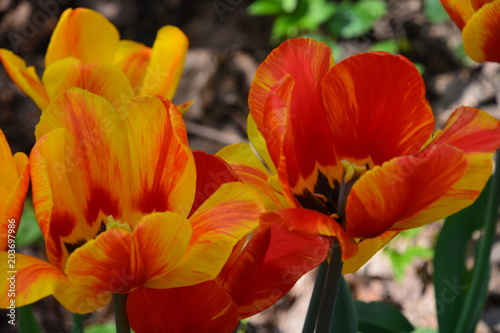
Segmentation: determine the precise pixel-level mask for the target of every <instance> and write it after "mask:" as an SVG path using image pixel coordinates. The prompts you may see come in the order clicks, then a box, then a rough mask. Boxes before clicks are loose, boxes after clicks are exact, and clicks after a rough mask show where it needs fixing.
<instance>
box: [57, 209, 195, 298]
mask: <svg viewBox="0 0 500 333" xmlns="http://www.w3.org/2000/svg"><path fill="white" fill-rule="evenodd" d="M190 236H191V227H190V225H189V223H188V222H187V221H186V220H185V218H183V217H182V216H180V215H179V214H176V213H171V212H165V213H155V214H151V215H148V216H146V217H144V218H143V219H142V220H141V222H140V223H139V224H138V225H137V226H136V228H135V229H134V231H133V232H132V233H130V232H128V231H125V230H121V229H111V230H108V231H105V232H104V233H102V234H101V235H99V236H98V237H97V238H96V239H95V240H90V241H88V242H87V243H86V244H85V245H83V246H82V247H80V248H78V249H77V250H75V252H73V254H72V255H71V256H70V257H69V259H68V262H67V264H66V270H65V273H66V275H67V276H68V277H69V279H70V280H71V281H72V282H73V283H74V284H75V285H77V286H79V287H80V288H82V289H84V290H88V291H90V292H94V293H96V294H97V293H103V292H110V293H126V292H130V291H132V290H133V289H135V288H138V287H140V286H143V285H147V286H151V287H158V286H162V285H163V284H167V285H168V281H161V279H162V278H163V276H164V275H165V273H166V272H168V271H169V270H171V269H172V268H173V267H175V266H176V264H177V263H178V262H179V259H180V257H181V256H182V255H183V254H184V252H185V251H186V248H187V246H188V244H189V240H190ZM186 284H188V282H186ZM186 284H184V285H186Z"/></svg>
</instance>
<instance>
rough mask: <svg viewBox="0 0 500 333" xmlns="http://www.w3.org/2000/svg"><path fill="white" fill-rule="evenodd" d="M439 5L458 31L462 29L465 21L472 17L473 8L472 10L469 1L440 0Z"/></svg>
mask: <svg viewBox="0 0 500 333" xmlns="http://www.w3.org/2000/svg"><path fill="white" fill-rule="evenodd" d="M441 4H442V5H443V7H444V9H446V11H447V12H448V15H450V17H451V19H452V20H453V22H455V24H456V25H457V26H458V28H459V29H460V30H462V29H463V28H464V26H465V24H466V23H467V21H468V20H469V19H470V18H471V17H472V15H474V8H472V5H471V1H469V0H467V1H464V0H441Z"/></svg>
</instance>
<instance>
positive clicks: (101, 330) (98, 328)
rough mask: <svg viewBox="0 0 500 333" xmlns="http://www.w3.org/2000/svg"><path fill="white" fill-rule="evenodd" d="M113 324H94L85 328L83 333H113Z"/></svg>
mask: <svg viewBox="0 0 500 333" xmlns="http://www.w3.org/2000/svg"><path fill="white" fill-rule="evenodd" d="M115 332H116V327H115V323H111V322H110V323H105V324H95V325H91V326H88V327H86V328H85V333H115Z"/></svg>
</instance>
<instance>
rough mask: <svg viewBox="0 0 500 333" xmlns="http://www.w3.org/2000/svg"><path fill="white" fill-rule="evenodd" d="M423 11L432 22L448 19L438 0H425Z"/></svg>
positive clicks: (441, 21)
mask: <svg viewBox="0 0 500 333" xmlns="http://www.w3.org/2000/svg"><path fill="white" fill-rule="evenodd" d="M424 13H425V16H426V17H427V19H428V20H429V21H431V22H433V23H443V22H446V21H449V20H450V17H449V16H448V13H447V12H446V10H445V9H444V7H443V6H442V5H441V1H439V0H425V2H424Z"/></svg>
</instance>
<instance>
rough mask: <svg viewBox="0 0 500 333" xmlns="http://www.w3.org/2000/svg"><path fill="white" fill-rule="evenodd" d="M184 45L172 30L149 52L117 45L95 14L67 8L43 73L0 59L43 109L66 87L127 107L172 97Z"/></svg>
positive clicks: (114, 33) (6, 56)
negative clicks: (139, 100) (136, 100)
mask: <svg viewBox="0 0 500 333" xmlns="http://www.w3.org/2000/svg"><path fill="white" fill-rule="evenodd" d="M187 48H188V40H187V37H186V36H185V35H184V33H183V32H182V31H180V30H179V29H178V28H176V27H174V26H164V27H162V28H161V29H160V30H159V31H158V34H157V36H156V40H155V42H154V44H153V47H152V48H149V47H147V46H145V45H143V44H141V43H137V42H134V41H130V40H120V36H119V33H118V30H117V29H116V28H115V27H114V26H113V24H111V22H109V21H108V20H107V19H106V18H105V17H104V16H102V15H101V14H100V13H98V12H96V11H93V10H91V9H87V8H77V9H74V10H73V9H67V10H66V11H64V13H63V14H62V16H61V18H60V20H59V22H58V23H57V26H56V28H55V29H54V33H53V34H52V38H51V40H50V43H49V46H48V49H47V53H46V55H45V72H44V73H43V76H42V79H41V80H40V78H39V77H38V74H37V73H36V71H35V69H34V67H33V66H30V67H27V66H26V63H25V61H24V60H22V59H21V58H19V57H18V56H16V55H15V54H14V53H13V52H11V51H9V50H6V49H0V60H1V61H2V63H3V65H4V67H5V69H6V70H7V73H8V74H9V75H10V77H11V78H12V80H13V81H14V82H15V83H16V84H17V86H18V87H19V88H20V89H21V90H22V91H23V92H24V93H25V94H27V95H28V96H29V97H30V98H31V99H33V101H34V102H35V103H36V105H37V106H38V107H39V108H40V109H42V110H44V109H45V108H46V107H47V106H48V104H49V102H50V100H51V99H53V98H55V97H56V96H57V95H58V94H60V93H62V92H64V91H66V90H67V89H69V88H71V87H79V88H82V89H87V90H89V91H90V92H92V93H95V94H98V95H101V96H103V97H105V98H106V99H108V101H110V102H111V103H113V105H114V106H115V107H117V108H122V107H126V105H127V103H128V101H129V100H130V99H131V98H132V97H134V96H137V95H159V96H162V97H165V98H167V99H172V97H173V96H174V93H175V90H176V88H177V84H178V83H179V79H180V76H181V73H182V69H183V67H184V60H185V57H186V53H187Z"/></svg>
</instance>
